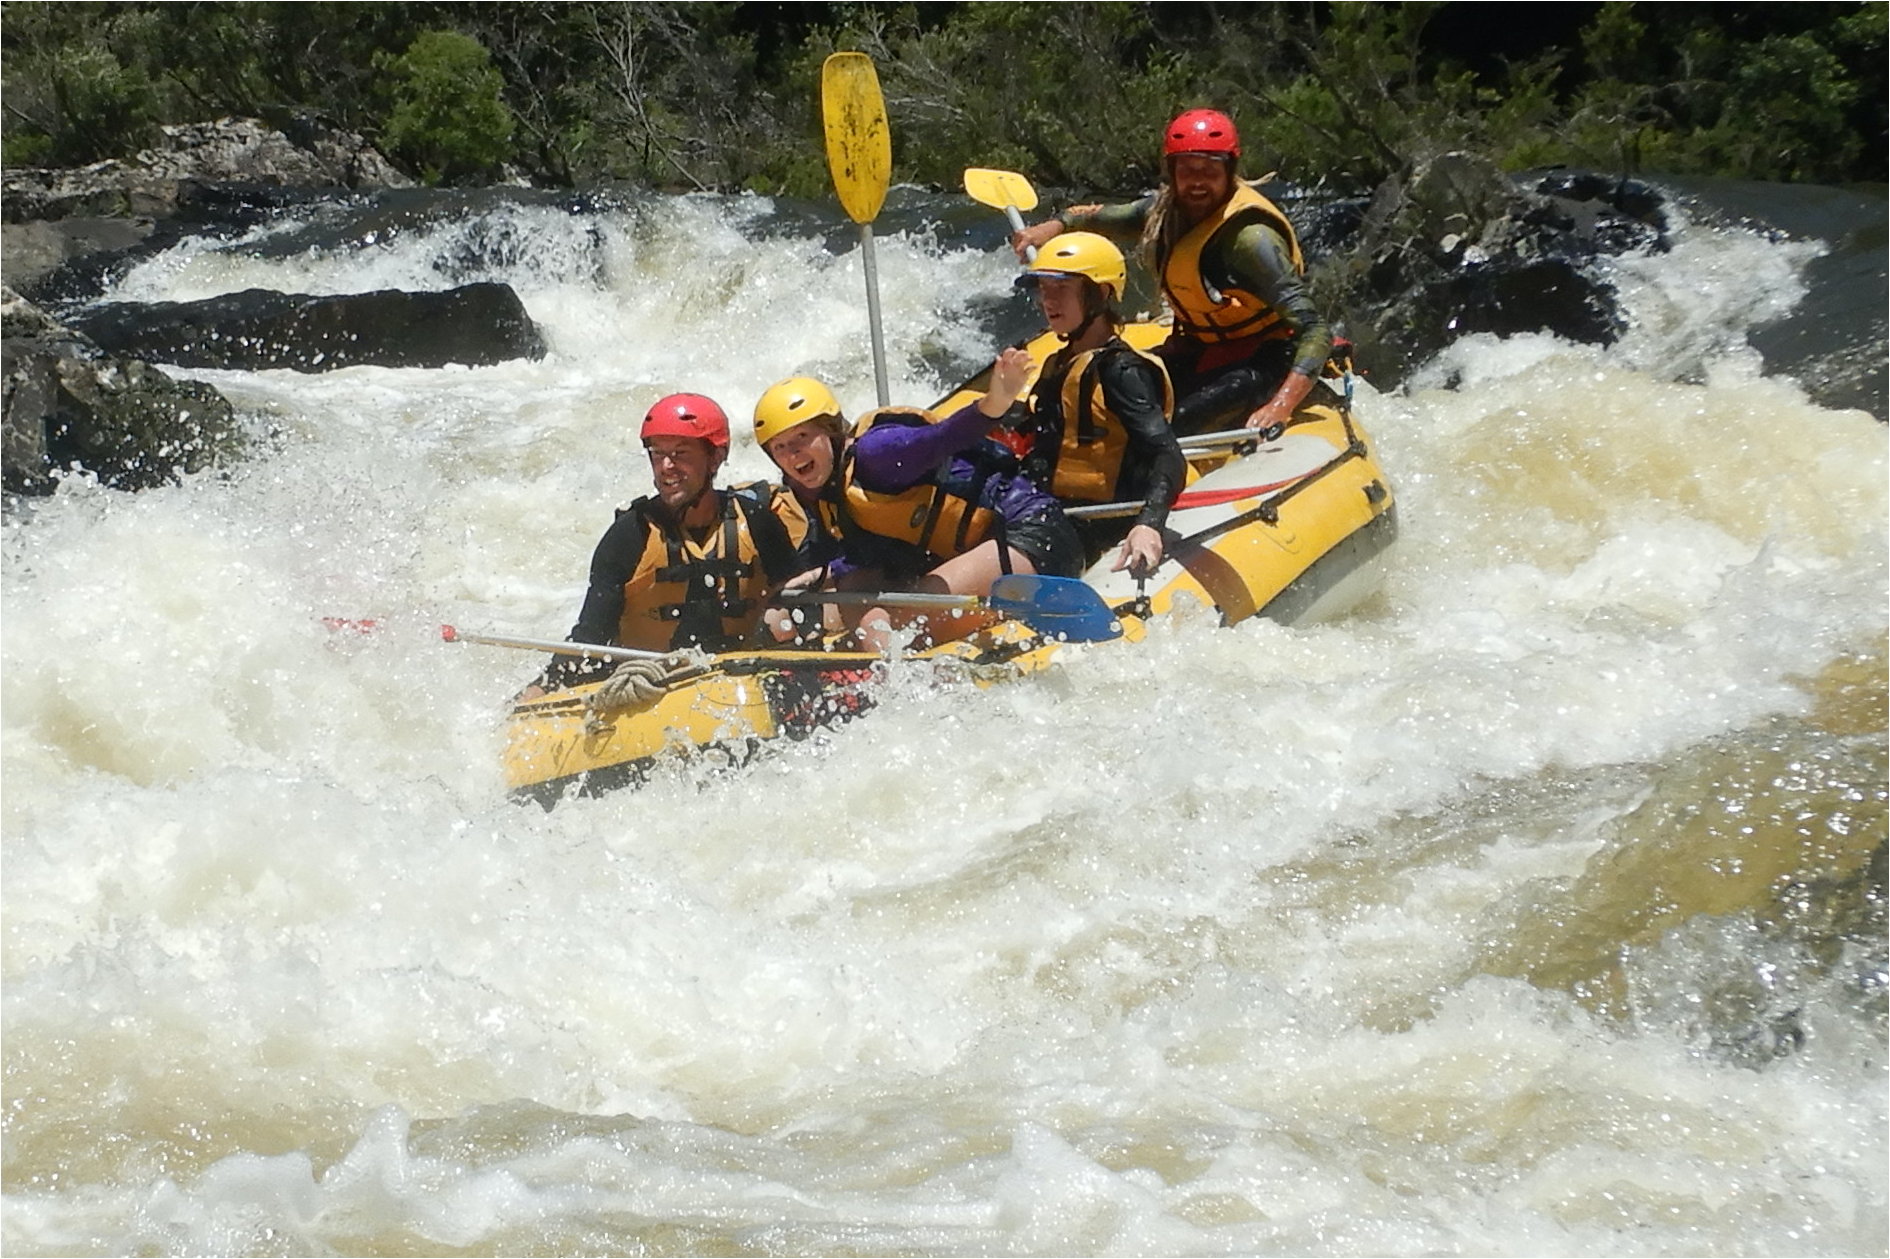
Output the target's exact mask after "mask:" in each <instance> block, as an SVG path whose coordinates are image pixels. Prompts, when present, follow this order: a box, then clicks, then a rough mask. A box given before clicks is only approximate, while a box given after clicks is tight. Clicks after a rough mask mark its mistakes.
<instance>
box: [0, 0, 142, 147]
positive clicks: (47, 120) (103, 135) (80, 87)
mask: <svg viewBox="0 0 1890 1259" xmlns="http://www.w3.org/2000/svg"><path fill="white" fill-rule="evenodd" d="M139 18H140V15H138V14H136V13H130V14H124V13H113V12H111V11H110V9H109V8H108V6H103V5H93V4H84V5H80V4H73V5H55V4H43V3H35V4H20V3H13V4H8V5H6V6H5V7H4V8H3V9H0V39H3V40H4V43H5V45H6V49H7V58H6V60H7V92H6V103H7V122H8V129H7V147H6V151H7V158H8V160H9V162H11V161H12V160H14V154H15V152H16V151H23V152H25V153H34V152H37V153H40V154H41V155H42V156H43V159H44V160H46V161H48V162H50V163H52V164H54V165H58V166H77V165H83V164H84V163H87V162H96V161H99V160H101V159H103V158H107V157H112V156H115V155H116V154H117V153H118V152H119V151H120V149H121V148H122V147H123V146H124V145H125V144H127V143H130V144H134V145H135V144H147V143H149V142H150V141H151V140H153V139H154V138H155V137H156V135H157V124H158V121H159V120H160V118H161V117H162V113H163V111H162V109H161V106H160V100H159V94H158V91H157V87H156V85H155V84H154V83H153V82H152V80H151V77H150V75H148V74H147V73H146V72H145V70H144V68H143V67H142V66H140V65H139V64H137V62H136V61H135V60H133V59H131V58H129V57H125V58H121V56H120V51H119V49H120V47H121V46H122V45H124V44H125V43H127V42H135V37H136V34H137V28H138V26H139ZM128 36H129V37H131V38H130V39H129V40H128V38H127V37H128ZM16 52H17V55H16ZM16 131H17V132H18V133H19V139H18V140H17V141H16V140H15V138H14V137H15V132H16Z"/></svg>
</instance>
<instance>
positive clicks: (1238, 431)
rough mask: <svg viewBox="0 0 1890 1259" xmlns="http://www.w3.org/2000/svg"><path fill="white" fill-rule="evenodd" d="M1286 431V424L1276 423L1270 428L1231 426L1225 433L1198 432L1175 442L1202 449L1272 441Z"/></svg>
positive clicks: (1191, 448)
mask: <svg viewBox="0 0 1890 1259" xmlns="http://www.w3.org/2000/svg"><path fill="white" fill-rule="evenodd" d="M1285 431H1286V425H1284V424H1275V425H1273V426H1271V427H1270V428H1230V429H1228V430H1227V431H1226V432H1224V433H1196V434H1195V435H1194V436H1193V437H1179V438H1176V439H1175V444H1176V445H1177V446H1180V447H1181V448H1182V449H1183V450H1202V449H1206V448H1209V447H1213V446H1238V445H1240V444H1241V443H1243V442H1270V441H1276V440H1278V439H1279V436H1280V434H1281V433H1284V432H1285Z"/></svg>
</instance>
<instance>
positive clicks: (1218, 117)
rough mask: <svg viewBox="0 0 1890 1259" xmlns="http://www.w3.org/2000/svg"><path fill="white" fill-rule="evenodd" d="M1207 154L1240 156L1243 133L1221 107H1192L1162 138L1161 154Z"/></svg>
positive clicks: (1172, 155) (1233, 157)
mask: <svg viewBox="0 0 1890 1259" xmlns="http://www.w3.org/2000/svg"><path fill="white" fill-rule="evenodd" d="M1178 153H1208V154H1212V155H1214V156H1216V157H1225V158H1227V159H1228V160H1229V161H1232V160H1233V159H1235V158H1237V157H1239V156H1240V133H1239V132H1238V131H1236V130H1234V120H1233V119H1232V118H1229V117H1228V116H1227V115H1226V114H1223V113H1222V112H1221V111H1220V110H1218V109H1190V110H1189V111H1188V112H1187V113H1185V114H1182V115H1181V116H1180V117H1178V118H1176V119H1175V120H1174V121H1173V122H1171V123H1169V124H1168V130H1167V131H1166V132H1165V133H1164V134H1163V138H1162V156H1163V157H1165V158H1167V157H1174V156H1175V155H1176V154H1178Z"/></svg>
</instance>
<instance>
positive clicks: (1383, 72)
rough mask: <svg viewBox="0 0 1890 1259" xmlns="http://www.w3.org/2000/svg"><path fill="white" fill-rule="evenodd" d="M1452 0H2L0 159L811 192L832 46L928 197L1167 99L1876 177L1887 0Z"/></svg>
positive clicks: (1295, 155) (1138, 168) (1599, 152)
mask: <svg viewBox="0 0 1890 1259" xmlns="http://www.w3.org/2000/svg"><path fill="white" fill-rule="evenodd" d="M1462 8H1463V5H1462V3H1461V0H1460V2H1459V3H1458V4H1455V5H1444V4H1441V3H1439V2H1438V0H1412V2H1411V3H1405V4H1384V3H1343V4H1331V5H1311V4H1297V3H1286V2H1285V0H1260V2H1257V3H1248V4H1238V5H1233V4H1205V5H1169V4H1160V3H1156V2H1155V0H1106V2H1095V3H1048V2H1045V0H1017V2H1010V3H1002V4H993V3H963V2H950V3H928V4H908V3H896V2H893V0H869V2H866V3H833V2H825V3H809V4H800V5H776V4H767V5H761V4H728V3H712V2H709V0H639V2H637V3H622V2H620V0H570V2H568V3H558V4H528V5H512V4H489V3H455V2H450V0H401V2H380V3H345V2H342V0H314V2H311V3H292V2H287V0H284V2H281V3H275V2H261V0H225V2H216V3H213V2H209V0H185V2H182V3H162V2H159V0H129V2H122V3H91V2H89V0H72V2H65V3H44V2H40V0H8V2H7V3H6V4H4V5H3V6H0V44H3V45H4V53H5V63H6V93H5V113H4V130H3V131H0V139H3V140H4V146H5V147H4V151H5V158H6V161H7V162H8V163H9V164H17V163H23V162H39V161H45V162H51V163H54V164H74V163H80V162H87V161H94V160H98V159H101V158H106V157H125V156H129V155H131V154H132V153H135V152H136V151H137V150H138V149H139V148H140V147H142V146H144V145H147V144H149V143H150V142H151V141H152V139H153V138H154V135H155V127H156V125H157V124H159V123H177V122H197V121H204V120H208V119H213V118H217V117H220V116H223V115H226V114H236V115H247V116H254V117H260V118H262V119H264V120H265V121H268V122H272V123H275V124H277V125H281V124H282V123H283V122H284V121H286V119H288V118H289V117H291V116H293V115H296V114H315V115H319V116H321V117H322V118H324V119H326V120H327V121H329V122H331V123H333V124H335V125H338V126H341V127H344V128H347V129H350V130H354V131H359V132H363V133H366V134H368V135H369V136H370V138H378V139H379V140H380V141H381V142H382V144H383V147H384V148H385V149H387V150H389V152H390V156H393V157H395V158H396V159H397V160H400V161H402V162H404V163H406V164H407V165H408V166H409V167H411V168H412V169H413V170H414V171H415V172H417V173H420V174H422V175H424V176H425V177H427V178H430V179H436V180H437V179H480V178H488V177H490V176H492V175H493V174H494V173H495V172H496V171H497V170H498V168H499V166H500V164H501V163H503V162H508V161H509V162H516V163H519V164H521V165H522V166H524V167H525V168H526V169H527V171H528V172H529V173H531V174H532V175H533V176H534V177H535V178H537V179H539V180H541V181H548V182H554V183H564V184H579V183H593V182H600V181H607V180H633V181H637V182H640V183H646V184H652V185H655V186H659V187H671V188H738V187H748V188H755V189H762V190H766V191H769V192H777V193H785V194H790V195H798V196H806V197H826V196H829V195H831V194H830V189H829V185H828V180H827V173H826V168H825V160H824V155H823V150H822V143H821V128H820V115H819V100H818V93H819V77H820V66H821V62H822V60H823V59H824V58H825V56H826V55H827V54H828V53H830V52H833V51H835V50H836V49H842V48H845V49H857V50H860V51H864V52H867V53H868V54H870V55H871V56H872V57H873V58H874V60H875V62H876V64H877V65H878V67H879V72H880V76H881V81H882V84H883V86H884V88H885V92H886V98H887V105H888V110H889V112H890V114H891V116H892V121H893V135H894V162H895V177H896V178H898V179H904V180H916V181H919V182H922V183H930V184H935V185H940V186H948V187H949V186H956V185H957V183H958V180H959V173H960V171H961V170H962V169H963V167H965V166H967V165H997V166H1005V167H1010V168H1015V169H1019V170H1022V171H1024V172H1025V173H1027V174H1029V175H1030V176H1031V178H1032V179H1033V180H1035V181H1037V182H1038V183H1040V184H1042V185H1043V186H1045V187H1056V186H1063V187H1068V188H1072V189H1081V190H1084V191H1085V192H1093V193H1130V192H1135V191H1139V190H1141V189H1144V188H1147V187H1149V186H1151V185H1152V184H1153V183H1154V182H1155V180H1156V179H1157V177H1158V176H1159V167H1158V165H1157V154H1158V151H1159V149H1158V145H1157V143H1156V134H1157V128H1158V127H1159V126H1160V124H1161V123H1162V122H1163V121H1165V120H1166V119H1167V118H1169V117H1172V116H1173V115H1174V114H1175V113H1177V112H1179V111H1180V110H1181V109H1184V108H1187V107H1191V106H1197V105H1210V106H1214V107H1217V108H1221V109H1224V110H1226V111H1227V112H1228V113H1230V114H1232V115H1233V116H1234V118H1235V120H1236V121H1237V122H1238V123H1239V124H1240V126H1241V129H1242V134H1243V136H1244V137H1245V140H1246V149H1247V160H1246V167H1247V169H1248V170H1249V171H1250V172H1254V173H1258V172H1261V171H1265V170H1268V169H1277V170H1278V171H1279V172H1280V174H1281V175H1282V176H1283V177H1285V178H1286V179H1288V180H1291V181H1293V182H1295V183H1299V184H1313V183H1319V182H1325V183H1327V184H1329V185H1331V186H1333V187H1336V188H1339V189H1342V190H1347V191H1363V190H1366V189H1369V188H1371V187H1373V186H1374V185H1375V184H1376V183H1377V182H1379V181H1380V180H1382V179H1384V178H1385V177H1386V176H1388V175H1392V174H1395V173H1400V172H1406V171H1409V170H1411V169H1413V168H1414V167H1415V166H1417V165H1418V164H1420V163H1422V162H1423V161H1425V160H1426V159H1427V158H1429V157H1432V156H1434V155H1436V154H1438V153H1440V152H1444V151H1448V150H1451V149H1468V150H1471V151H1473V152H1475V153H1478V154H1480V155H1482V156H1484V157H1486V158H1488V159H1490V160H1492V161H1495V162H1497V163H1499V164H1500V165H1502V166H1504V167H1508V168H1511V169H1517V168H1522V167H1527V166H1532V165H1541V164H1547V163H1551V162H1566V163H1570V164H1575V165H1582V166H1591V167H1598V168H1601V169H1606V170H1611V171H1619V172H1622V173H1632V172H1639V171H1661V170H1670V171H1676V172H1712V173H1719V174H1726V175H1734V176H1743V177H1748V178H1764V179H1802V180H1823V181H1843V180H1851V179H1868V178H1874V179H1881V178H1883V175H1884V167H1885V153H1886V148H1887V146H1886V143H1885V125H1886V124H1885V114H1886V102H1887V101H1890V87H1887V86H1886V73H1885V64H1886V62H1885V49H1884V37H1885V30H1886V27H1890V11H1887V9H1886V3H1885V0H1869V2H1868V3H1861V4H1860V3H1801V4H1793V5H1775V6H1767V7H1763V8H1755V7H1753V6H1736V5H1684V6H1655V5H1651V4H1644V3H1628V2H1626V0H1611V2H1609V3H1605V4H1602V5H1600V6H1599V7H1598V8H1596V9H1595V10H1593V13H1592V16H1591V17H1590V18H1589V19H1588V21H1587V24H1586V26H1585V27H1584V28H1583V29H1582V30H1581V33H1580V36H1579V38H1578V39H1576V40H1572V41H1569V44H1570V46H1569V47H1567V48H1545V49H1542V50H1541V51H1540V52H1539V53H1538V54H1536V55H1533V56H1528V57H1523V58H1521V59H1519V60H1517V61H1515V62H1514V63H1509V62H1503V63H1497V64H1495V65H1492V64H1491V63H1490V62H1489V61H1488V60H1481V61H1479V60H1473V59H1469V58H1472V57H1473V56H1474V54H1475V52H1476V50H1475V49H1470V48H1466V49H1463V50H1461V55H1453V52H1454V50H1453V49H1451V48H1448V47H1445V46H1444V45H1443V43H1442V40H1441V37H1440V36H1439V35H1438V34H1437V33H1436V29H1435V28H1437V25H1438V15H1439V14H1440V13H1442V12H1444V11H1445V10H1446V9H1449V10H1450V12H1451V14H1452V15H1459V14H1460V13H1461V11H1462ZM1458 26H1459V27H1461V26H1462V23H1458Z"/></svg>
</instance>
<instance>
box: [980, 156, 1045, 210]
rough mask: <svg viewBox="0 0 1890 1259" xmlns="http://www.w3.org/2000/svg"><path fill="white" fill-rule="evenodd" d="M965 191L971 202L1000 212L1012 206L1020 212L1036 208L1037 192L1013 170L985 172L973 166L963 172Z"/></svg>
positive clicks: (983, 169)
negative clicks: (993, 207)
mask: <svg viewBox="0 0 1890 1259" xmlns="http://www.w3.org/2000/svg"><path fill="white" fill-rule="evenodd" d="M965 191H966V192H968V193H970V194H971V199H972V200H973V201H977V202H981V203H982V204H984V205H988V206H995V207H997V208H998V209H1000V210H1002V209H1003V208H1004V207H1005V206H1007V205H1014V206H1016V207H1017V208H1018V209H1020V210H1034V209H1036V208H1037V190H1036V189H1035V188H1032V187H1031V186H1030V181H1029V180H1028V179H1025V178H1024V177H1023V176H1022V175H1020V174H1018V173H1017V172H1016V171H1014V170H986V169H985V168H984V167H982V166H973V167H971V168H970V169H969V170H967V171H966V172H965Z"/></svg>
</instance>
